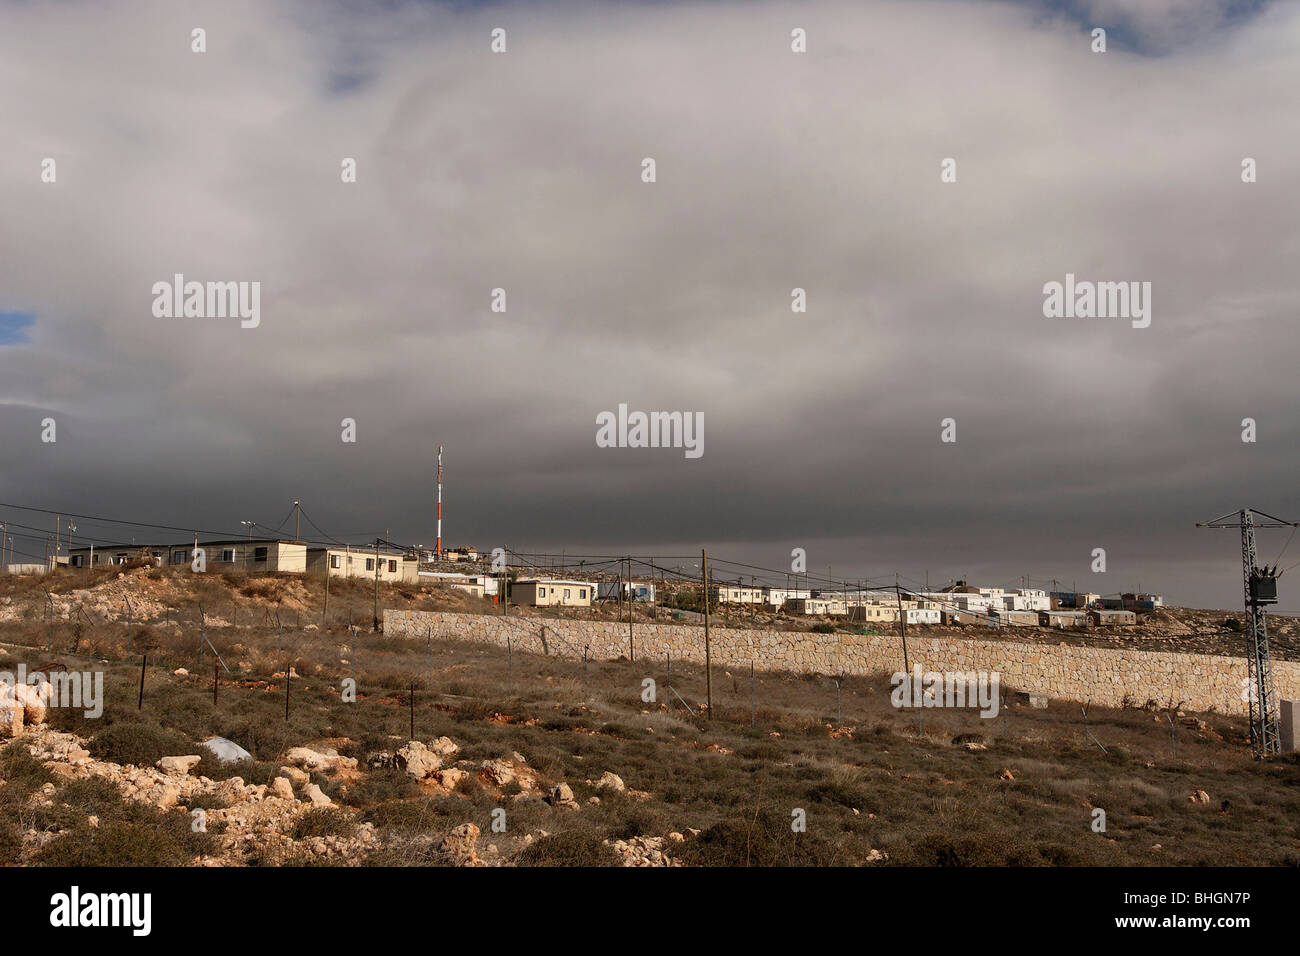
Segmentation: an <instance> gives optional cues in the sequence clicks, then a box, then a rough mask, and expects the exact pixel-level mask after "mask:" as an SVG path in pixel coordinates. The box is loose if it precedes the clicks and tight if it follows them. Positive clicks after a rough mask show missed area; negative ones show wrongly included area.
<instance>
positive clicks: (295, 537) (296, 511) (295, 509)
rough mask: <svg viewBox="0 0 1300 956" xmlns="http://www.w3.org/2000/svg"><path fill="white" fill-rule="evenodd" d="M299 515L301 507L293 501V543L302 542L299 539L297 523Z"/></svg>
mask: <svg viewBox="0 0 1300 956" xmlns="http://www.w3.org/2000/svg"><path fill="white" fill-rule="evenodd" d="M301 515H302V505H301V504H300V503H299V502H297V501H295V502H294V503H293V540H294V541H301V540H302V538H301V537H299V521H298V519H299V518H300V517H301Z"/></svg>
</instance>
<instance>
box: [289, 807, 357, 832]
mask: <svg viewBox="0 0 1300 956" xmlns="http://www.w3.org/2000/svg"><path fill="white" fill-rule="evenodd" d="M356 829H357V822H356V820H354V819H353V818H352V814H350V813H348V811H346V810H342V809H340V808H338V807H317V808H315V809H313V810H308V811H307V812H306V813H304V814H303V815H302V816H300V817H299V818H298V819H297V821H296V822H295V823H294V825H293V830H292V831H291V832H290V836H292V837H293V838H294V839H295V840H306V839H310V838H311V837H327V836H337V837H350V836H352V834H353V833H355V832H356Z"/></svg>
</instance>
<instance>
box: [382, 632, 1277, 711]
mask: <svg viewBox="0 0 1300 956" xmlns="http://www.w3.org/2000/svg"><path fill="white" fill-rule="evenodd" d="M383 626H384V633H385V634H386V635H397V636H405V637H410V638H413V639H419V640H423V639H424V638H425V637H426V636H432V637H434V638H438V639H454V640H463V641H474V642H478V643H485V644H494V645H497V646H499V647H505V646H506V644H507V642H509V643H511V644H512V646H513V647H515V648H516V649H518V650H522V651H529V652H533V653H542V654H551V655H555V656H559V657H567V658H574V659H580V658H581V657H582V654H583V649H584V648H586V649H587V654H588V655H589V656H590V657H591V658H593V659H597V660H614V659H617V658H619V657H627V656H628V626H627V623H626V622H624V623H621V624H619V623H615V622H612V621H581V620H568V619H545V620H543V619H538V618H520V617H510V616H509V615H506V616H501V615H485V614H449V613H443V612H437V611H399V610H392V609H387V608H386V609H385V610H384V616H383ZM632 640H633V644H634V648H635V654H636V658H637V659H638V660H642V659H652V660H654V661H655V663H656V664H662V663H663V662H664V660H665V655H668V654H671V655H672V658H673V660H675V661H689V662H691V663H694V664H703V663H704V628H703V627H699V626H696V625H687V624H638V625H636V626H635V628H634V629H633V632H632ZM907 647H908V656H909V660H910V662H911V664H912V665H913V666H915V665H916V664H920V665H921V666H922V668H923V669H925V670H927V671H963V672H964V671H987V672H990V673H991V672H994V671H996V672H998V673H1000V674H1001V675H1002V684H1003V686H1004V687H1008V688H1014V689H1016V690H1024V691H1033V692H1035V693H1041V694H1046V695H1048V696H1049V697H1054V698H1059V699H1064V700H1077V701H1088V700H1091V701H1092V702H1093V703H1095V704H1100V705H1103V706H1108V707H1122V706H1125V705H1134V706H1141V705H1142V704H1145V703H1146V702H1147V701H1148V700H1151V701H1155V702H1156V703H1157V704H1159V705H1161V706H1165V705H1168V704H1170V703H1175V704H1177V703H1180V702H1181V704H1182V706H1183V707H1184V708H1185V709H1187V710H1194V711H1215V712H1218V713H1227V714H1246V713H1247V712H1248V708H1247V704H1246V701H1245V700H1244V699H1243V696H1242V689H1243V687H1244V686H1245V685H1244V683H1243V682H1244V681H1245V678H1246V675H1247V670H1246V659H1245V658H1244V657H1218V656H1214V655H1210V654H1178V653H1172V652H1168V651H1139V650H1129V649H1119V648H1109V647H1074V646H1065V647H1062V646H1060V645H1056V644H1024V643H1018V642H1015V641H988V640H967V639H964V638H954V637H941V638H938V637H916V636H913V637H909V638H908V642H907ZM710 653H711V656H712V659H713V663H714V664H716V665H720V666H733V667H738V666H744V667H748V666H749V663H750V661H753V662H754V665H755V667H757V668H758V669H759V670H765V671H790V672H794V673H819V674H828V675H829V674H835V673H844V674H852V675H865V674H878V673H882V672H883V673H892V672H894V671H901V670H903V646H902V641H901V639H900V638H898V637H897V636H871V635H859V634H810V633H806V632H801V631H770V630H741V629H730V628H720V627H719V628H711V629H710ZM1273 678H1274V681H1275V682H1276V684H1277V691H1278V694H1279V696H1280V697H1282V698H1289V699H1297V698H1300V663H1297V662H1292V661H1275V662H1274V664H1273Z"/></svg>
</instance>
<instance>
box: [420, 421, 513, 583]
mask: <svg viewBox="0 0 1300 956" xmlns="http://www.w3.org/2000/svg"><path fill="white" fill-rule="evenodd" d="M435 550H436V551H437V555H436V558H437V560H439V561H441V560H442V446H441V445H439V446H438V541H437V544H436V545H435ZM499 596H500V595H498V597H499Z"/></svg>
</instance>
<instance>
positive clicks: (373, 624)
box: [370, 538, 379, 632]
mask: <svg viewBox="0 0 1300 956" xmlns="http://www.w3.org/2000/svg"><path fill="white" fill-rule="evenodd" d="M370 630H371V631H372V632H373V631H378V630H379V539H378V538H375V616H374V619H373V621H372V622H371V625H370Z"/></svg>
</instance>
